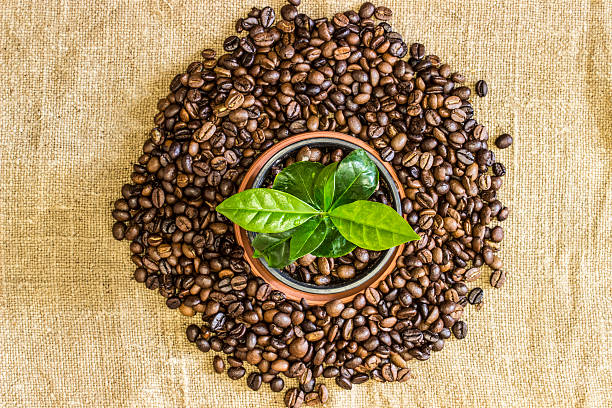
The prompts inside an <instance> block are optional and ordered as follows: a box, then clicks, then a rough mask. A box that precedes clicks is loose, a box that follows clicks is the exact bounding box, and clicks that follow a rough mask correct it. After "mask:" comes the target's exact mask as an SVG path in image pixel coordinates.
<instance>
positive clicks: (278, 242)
mask: <svg viewBox="0 0 612 408" xmlns="http://www.w3.org/2000/svg"><path fill="white" fill-rule="evenodd" d="M292 233H293V231H285V232H280V233H277V234H257V236H256V237H255V238H254V239H253V242H251V245H253V248H255V252H254V253H253V257H254V258H265V260H266V263H267V264H268V266H269V267H271V268H284V267H285V266H287V265H289V264H290V263H291V262H292V261H291V258H290V257H289V240H290V239H291V236H292Z"/></svg>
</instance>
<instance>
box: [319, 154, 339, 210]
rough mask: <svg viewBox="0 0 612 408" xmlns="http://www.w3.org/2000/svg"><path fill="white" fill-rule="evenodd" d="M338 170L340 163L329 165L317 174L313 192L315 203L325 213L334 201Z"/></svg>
mask: <svg viewBox="0 0 612 408" xmlns="http://www.w3.org/2000/svg"><path fill="white" fill-rule="evenodd" d="M337 168H338V162H334V163H332V164H328V165H327V166H325V168H324V169H323V170H321V171H320V172H319V174H317V177H316V178H315V181H314V185H313V190H314V196H315V201H316V203H317V205H318V206H319V208H321V209H322V210H323V211H327V210H329V208H330V207H331V205H332V202H333V201H334V190H335V183H336V169H337Z"/></svg>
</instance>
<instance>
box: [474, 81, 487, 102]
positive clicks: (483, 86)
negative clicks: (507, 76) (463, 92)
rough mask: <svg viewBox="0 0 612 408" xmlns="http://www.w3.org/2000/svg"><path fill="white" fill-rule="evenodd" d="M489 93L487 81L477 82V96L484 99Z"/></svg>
mask: <svg viewBox="0 0 612 408" xmlns="http://www.w3.org/2000/svg"><path fill="white" fill-rule="evenodd" d="M488 92H489V86H488V85H487V83H486V82H485V81H483V80H482V79H481V80H480V81H478V82H476V94H478V96H480V97H481V98H482V97H484V96H487V93H488Z"/></svg>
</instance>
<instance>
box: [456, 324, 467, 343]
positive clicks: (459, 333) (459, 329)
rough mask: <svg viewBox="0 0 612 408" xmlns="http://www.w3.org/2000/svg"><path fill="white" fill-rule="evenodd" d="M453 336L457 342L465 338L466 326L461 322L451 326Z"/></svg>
mask: <svg viewBox="0 0 612 408" xmlns="http://www.w3.org/2000/svg"><path fill="white" fill-rule="evenodd" d="M453 334H454V335H455V337H456V338H457V339H459V340H461V339H463V338H465V336H466V335H467V324H466V323H465V322H464V321H462V320H459V321H458V322H456V323H455V324H454V325H453Z"/></svg>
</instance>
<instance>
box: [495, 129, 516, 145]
mask: <svg viewBox="0 0 612 408" xmlns="http://www.w3.org/2000/svg"><path fill="white" fill-rule="evenodd" d="M512 142H513V140H512V136H510V135H509V134H507V133H504V134H503V135H500V136H498V137H497V139H495V146H497V147H498V148H500V149H505V148H507V147H510V145H511V144H512Z"/></svg>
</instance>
